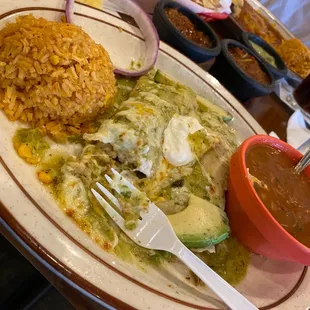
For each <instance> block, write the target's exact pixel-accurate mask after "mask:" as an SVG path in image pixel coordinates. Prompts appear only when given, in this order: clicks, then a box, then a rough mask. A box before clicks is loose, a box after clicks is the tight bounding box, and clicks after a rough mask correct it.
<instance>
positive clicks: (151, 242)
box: [91, 168, 258, 310]
mask: <svg viewBox="0 0 310 310" xmlns="http://www.w3.org/2000/svg"><path fill="white" fill-rule="evenodd" d="M111 170H112V173H113V174H114V178H113V179H111V178H110V177H109V176H108V175H105V178H106V180H107V181H108V182H109V184H110V185H111V187H112V188H113V189H115V190H116V192H117V193H118V194H120V193H121V188H120V186H122V187H123V186H126V187H127V188H128V190H130V191H131V193H132V194H136V195H137V194H138V195H139V194H142V193H141V192H140V191H139V190H138V189H137V188H136V187H134V186H133V185H132V184H131V183H130V182H129V181H127V180H126V179H125V178H124V177H123V176H121V175H120V174H119V173H118V172H117V171H116V170H115V169H113V168H112V169H111ZM96 185H97V186H98V188H99V189H100V191H101V192H102V193H103V194H104V195H105V196H106V197H107V198H108V199H109V200H110V201H111V202H112V203H113V204H114V205H115V206H116V208H117V209H119V210H120V204H119V202H118V200H117V198H116V197H115V196H113V195H112V194H111V193H110V192H109V191H108V190H107V189H106V188H105V187H104V186H102V185H101V184H100V183H98V182H97V183H96ZM91 191H92V193H93V194H94V196H95V197H96V199H97V200H98V202H99V203H100V204H101V206H102V207H103V208H104V209H105V211H106V212H107V213H108V214H109V215H110V217H111V218H112V219H113V220H114V221H115V223H116V224H117V225H118V226H119V227H120V228H121V229H122V230H123V231H124V233H125V234H126V235H127V236H128V237H129V238H131V239H132V240H133V241H134V242H136V243H137V244H138V245H140V246H142V247H145V248H147V249H153V250H164V251H168V252H170V253H172V254H174V255H176V256H177V257H178V258H179V259H180V260H181V261H182V262H183V263H184V264H185V265H186V266H187V267H188V268H190V269H191V270H192V271H193V272H194V273H195V274H196V275H197V276H198V277H199V278H200V279H201V280H202V281H203V282H204V283H205V284H206V285H207V286H208V287H209V288H210V289H211V290H212V291H213V292H214V293H215V294H217V295H218V297H220V298H221V299H222V300H223V301H224V303H225V304H226V305H227V306H228V307H229V308H230V309H232V310H254V309H255V310H258V309H257V307H255V306H254V305H253V304H252V303H251V302H250V301H248V300H247V299H246V298H245V297H244V296H242V295H241V294H240V293H239V292H238V291H237V290H236V289H234V288H233V287H232V286H231V285H230V284H228V283H227V282H226V281H225V280H224V279H223V278H221V277H220V276H219V275H218V274H217V273H216V272H214V271H213V270H212V269H211V268H210V267H209V266H207V265H206V264H205V263H204V262H203V261H202V260H200V259H199V258H198V257H197V256H196V255H195V254H193V253H192V252H191V251H190V250H189V249H187V248H186V247H185V246H184V245H183V243H181V241H180V240H179V239H178V238H177V236H176V234H175V233H174V231H173V228H172V226H171V224H170V222H169V220H168V218H167V217H166V215H165V214H164V213H163V212H162V211H161V210H160V209H159V208H158V207H157V206H156V205H155V204H154V203H152V202H151V201H150V200H149V206H148V211H147V212H141V213H140V216H141V220H139V223H138V226H137V228H136V229H134V230H128V229H126V228H125V220H124V219H123V217H122V216H121V215H120V214H119V213H118V212H117V211H116V210H115V209H114V208H113V207H112V206H111V205H110V204H109V203H108V202H107V201H106V200H105V199H104V198H103V197H102V196H101V195H100V194H99V193H98V192H97V191H96V190H95V189H93V188H92V189H91Z"/></svg>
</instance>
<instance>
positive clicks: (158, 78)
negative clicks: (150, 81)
mask: <svg viewBox="0 0 310 310" xmlns="http://www.w3.org/2000/svg"><path fill="white" fill-rule="evenodd" d="M154 81H155V82H156V83H161V84H165V85H169V86H177V85H178V84H179V83H178V82H175V81H174V80H173V79H172V78H171V77H170V76H168V75H167V74H166V73H164V72H162V71H161V70H157V71H156V73H155V76H154Z"/></svg>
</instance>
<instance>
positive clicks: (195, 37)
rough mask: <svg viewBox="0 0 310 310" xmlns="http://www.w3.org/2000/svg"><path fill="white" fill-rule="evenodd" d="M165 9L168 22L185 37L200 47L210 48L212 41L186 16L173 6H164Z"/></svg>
mask: <svg viewBox="0 0 310 310" xmlns="http://www.w3.org/2000/svg"><path fill="white" fill-rule="evenodd" d="M165 11H166V14H167V17H168V19H169V20H170V22H171V23H172V24H173V25H174V26H175V27H176V28H177V29H178V30H179V31H180V32H181V33H182V34H183V35H184V36H185V37H186V38H187V39H189V40H191V41H193V42H195V43H196V44H198V45H200V46H202V47H206V48H211V47H212V46H213V42H212V41H211V40H210V38H209V37H208V36H207V35H206V34H205V33H204V32H202V31H200V30H198V29H197V28H196V27H195V25H194V24H193V23H192V21H191V20H190V19H189V18H188V17H186V16H185V15H183V14H182V13H180V12H179V11H178V10H177V9H174V8H166V9H165Z"/></svg>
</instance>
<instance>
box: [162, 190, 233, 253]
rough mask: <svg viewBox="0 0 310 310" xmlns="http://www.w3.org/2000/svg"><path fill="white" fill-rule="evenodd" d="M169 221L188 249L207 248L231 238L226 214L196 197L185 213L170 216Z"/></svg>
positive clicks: (190, 202) (192, 197) (190, 200)
mask: <svg viewBox="0 0 310 310" xmlns="http://www.w3.org/2000/svg"><path fill="white" fill-rule="evenodd" d="M168 219H169V221H170V223H171V225H172V227H173V229H174V231H175V233H176V235H177V236H178V238H179V239H180V241H181V242H182V243H184V245H185V246H187V247H188V248H207V247H210V246H212V245H215V244H217V243H220V242H221V241H223V240H224V239H226V238H227V237H228V236H229V232H230V229H229V225H228V218H227V216H226V213H225V212H224V211H223V210H221V209H220V208H218V207H217V206H215V205H213V204H211V203H210V202H208V201H206V200H204V199H201V198H199V197H197V196H195V195H190V199H189V205H188V207H187V208H186V209H184V210H183V211H181V212H179V213H176V214H172V215H168Z"/></svg>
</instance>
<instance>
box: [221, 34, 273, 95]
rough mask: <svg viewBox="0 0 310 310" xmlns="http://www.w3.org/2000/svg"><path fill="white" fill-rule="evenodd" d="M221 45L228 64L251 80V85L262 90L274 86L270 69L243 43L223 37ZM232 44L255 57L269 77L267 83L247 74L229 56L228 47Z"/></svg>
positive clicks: (244, 77)
mask: <svg viewBox="0 0 310 310" xmlns="http://www.w3.org/2000/svg"><path fill="white" fill-rule="evenodd" d="M221 45H222V54H223V55H224V57H225V58H226V59H227V61H228V62H229V64H230V65H231V66H232V67H233V68H234V70H235V71H236V72H238V74H239V75H240V76H241V77H242V78H243V79H245V80H248V81H250V82H251V84H252V85H254V86H255V88H257V89H260V90H262V91H264V92H265V91H267V90H268V91H270V90H272V89H273V88H274V85H275V79H274V76H273V74H272V73H271V72H270V70H269V69H268V67H267V66H266V65H265V64H264V62H263V61H262V60H261V59H260V58H258V57H257V56H256V55H255V54H254V52H253V51H252V50H251V49H249V48H248V47H247V46H245V45H244V44H242V43H240V42H238V41H236V40H232V39H224V40H222V42H221ZM231 45H233V46H235V47H239V48H241V49H242V50H245V51H246V52H247V53H248V54H250V55H252V56H253V57H255V59H256V60H257V62H258V64H259V66H260V68H261V69H262V70H263V71H264V72H265V73H266V74H267V75H268V76H269V78H270V83H269V84H262V83H260V82H258V81H257V80H256V79H254V78H252V77H251V76H250V75H249V74H247V73H246V72H245V71H244V70H242V69H241V68H240V67H239V65H238V64H237V63H236V62H235V60H234V59H233V57H232V56H231V53H230V52H229V47H230V46H231Z"/></svg>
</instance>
